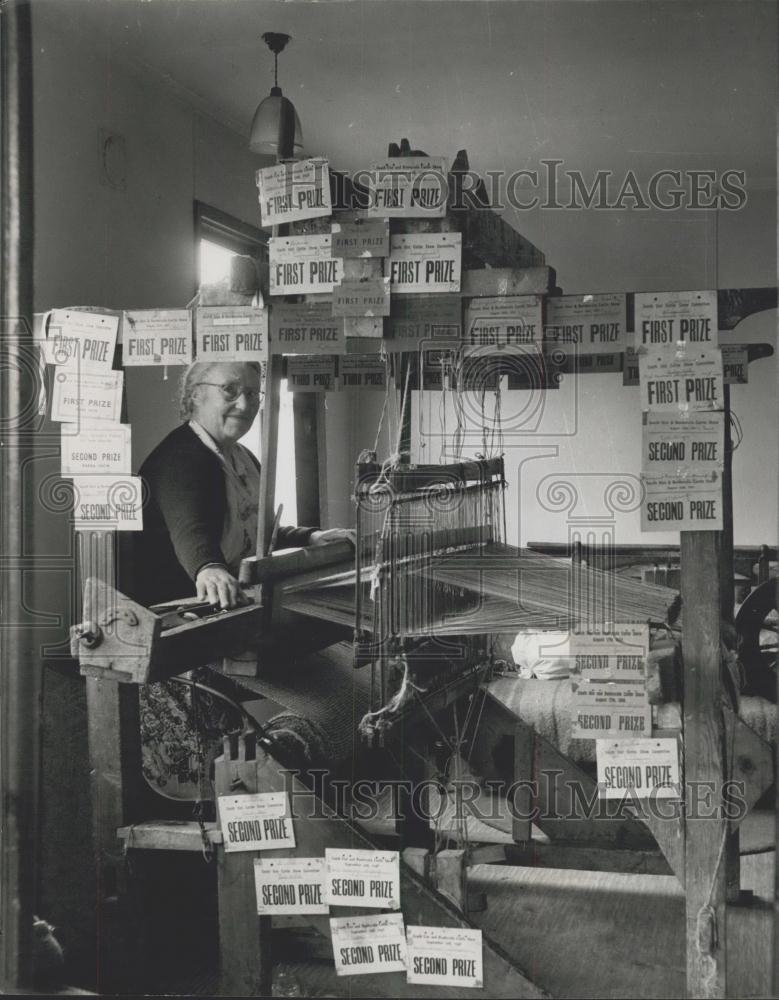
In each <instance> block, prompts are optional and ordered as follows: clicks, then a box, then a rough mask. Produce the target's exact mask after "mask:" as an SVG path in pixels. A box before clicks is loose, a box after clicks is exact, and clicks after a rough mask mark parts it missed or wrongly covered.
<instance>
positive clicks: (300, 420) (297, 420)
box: [292, 392, 322, 525]
mask: <svg viewBox="0 0 779 1000" xmlns="http://www.w3.org/2000/svg"><path fill="white" fill-rule="evenodd" d="M318 395H319V393H316V392H296V393H295V394H294V395H293V397H292V419H293V423H294V429H295V495H296V498H297V509H298V516H297V523H298V524H309V525H320V524H321V523H322V512H321V509H320V503H319V434H318V407H317V403H318V399H317V397H318Z"/></svg>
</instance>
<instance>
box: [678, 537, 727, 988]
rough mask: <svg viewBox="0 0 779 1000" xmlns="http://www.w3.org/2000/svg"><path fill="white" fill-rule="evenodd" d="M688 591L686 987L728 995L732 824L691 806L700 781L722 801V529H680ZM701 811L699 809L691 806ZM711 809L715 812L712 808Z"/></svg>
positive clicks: (685, 636)
mask: <svg viewBox="0 0 779 1000" xmlns="http://www.w3.org/2000/svg"><path fill="white" fill-rule="evenodd" d="M681 552H682V594H683V597H684V616H685V617H684V633H683V635H682V652H683V656H684V694H685V697H684V783H685V789H686V797H687V810H686V812H687V818H686V821H685V847H684V854H685V892H686V928H687V935H686V936H687V995H688V996H690V997H725V996H726V995H727V994H726V983H727V965H726V961H727V956H726V933H725V930H726V928H725V902H726V883H727V866H726V863H725V854H726V846H727V834H728V830H727V824H726V821H725V820H724V819H723V818H722V817H721V816H719V815H718V810H717V809H713V810H712V809H709V810H705V809H704V808H701V809H698V810H693V809H692V805H691V802H690V797H691V796H693V795H696V789H702V790H705V789H706V788H710V789H712V793H711V795H712V798H711V801H712V802H713V803H714V804H715V806H716V805H718V804H719V802H720V797H721V788H722V783H723V781H724V780H725V777H726V774H725V768H724V745H725V744H724V736H725V733H724V720H723V716H722V708H721V699H722V685H721V679H720V595H719V591H718V588H716V587H714V586H712V581H713V580H717V578H718V574H719V571H720V538H719V533H718V532H711V531H700V532H690V531H683V532H682V533H681ZM695 811H697V812H699V815H698V816H695V815H694V812H695ZM710 813H713V815H709V814H710Z"/></svg>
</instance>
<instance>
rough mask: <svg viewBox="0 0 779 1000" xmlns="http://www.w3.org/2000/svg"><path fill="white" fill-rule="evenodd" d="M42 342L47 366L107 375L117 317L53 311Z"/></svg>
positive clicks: (114, 343)
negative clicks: (72, 367)
mask: <svg viewBox="0 0 779 1000" xmlns="http://www.w3.org/2000/svg"><path fill="white" fill-rule="evenodd" d="M48 327H49V331H48V336H47V338H46V340H45V341H44V357H45V359H46V363H47V364H50V365H70V366H74V367H77V368H80V369H81V371H85V370H88V371H103V372H108V371H110V370H111V366H112V365H113V363H114V349H115V348H116V337H117V334H118V332H119V316H114V315H110V314H108V313H99V312H80V311H79V310H78V309H52V312H51V317H50V318H49V324H48Z"/></svg>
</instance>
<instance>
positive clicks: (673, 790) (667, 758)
mask: <svg viewBox="0 0 779 1000" xmlns="http://www.w3.org/2000/svg"><path fill="white" fill-rule="evenodd" d="M595 758H596V761H597V766H598V794H599V795H600V796H601V797H602V798H606V799H621V798H623V797H624V796H625V795H626V794H628V793H630V794H632V795H635V796H636V798H640V799H648V798H658V799H678V798H679V797H680V790H681V784H680V780H679V744H678V742H677V740H676V739H675V738H674V737H670V738H665V737H664V738H662V739H655V738H652V739H647V740H596V741H595Z"/></svg>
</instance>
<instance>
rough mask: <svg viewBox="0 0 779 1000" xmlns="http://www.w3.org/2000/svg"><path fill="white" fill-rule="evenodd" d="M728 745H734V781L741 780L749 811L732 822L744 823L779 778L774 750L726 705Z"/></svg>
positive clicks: (732, 778) (732, 779)
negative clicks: (777, 776)
mask: <svg viewBox="0 0 779 1000" xmlns="http://www.w3.org/2000/svg"><path fill="white" fill-rule="evenodd" d="M724 714H725V726H726V733H727V736H726V746H728V747H732V748H733V751H732V754H730V755H729V756H731V757H732V760H733V767H732V770H731V772H730V774H729V775H728V777H729V778H730V780H731V781H736V782H740V783H741V787H742V788H743V797H744V806H745V811H744V815H743V816H738V817H737V818H735V819H734V820H733V822H732V825H733V826H737V825H738V824H739V823H741V822H742V821H743V820H744V819H745V817H746V815H747V813H748V812H749V810H750V809H752V808H753V806H755V805H756V803H757V801H758V800H759V799H760V798H762V796H763V795H765V793H766V792H767V791H768V789H769V788H770V787H771V785H773V783H774V781H775V778H776V768H775V763H774V750H773V747H772V746H771V744H770V743H767V742H766V741H765V740H764V739H762V737H760V736H758V734H757V733H756V732H755V731H754V729H752V728H751V727H750V726H748V725H747V723H746V722H744V720H743V719H740V718H739V717H738V716H737V715H736V714H735V713H734V712H733V711H731V710H730V709H729V708H727V707H726V708H725V710H724Z"/></svg>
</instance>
